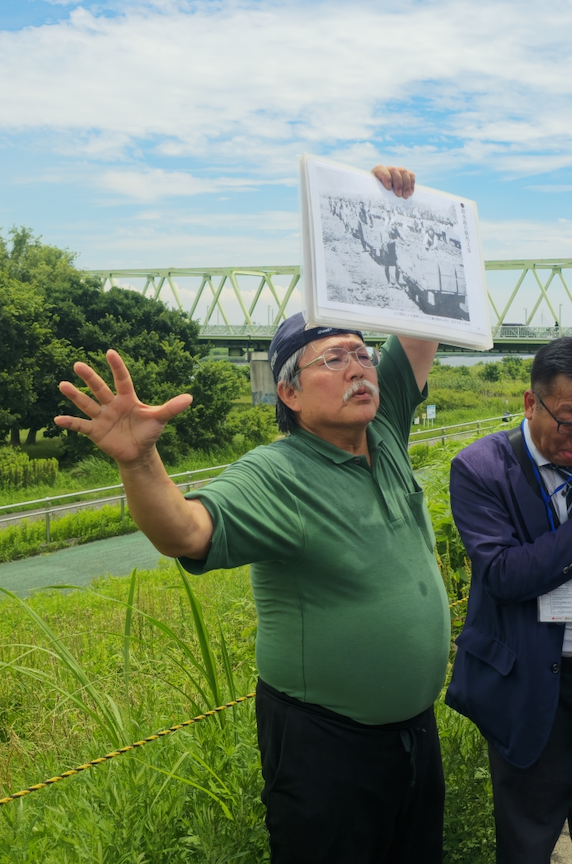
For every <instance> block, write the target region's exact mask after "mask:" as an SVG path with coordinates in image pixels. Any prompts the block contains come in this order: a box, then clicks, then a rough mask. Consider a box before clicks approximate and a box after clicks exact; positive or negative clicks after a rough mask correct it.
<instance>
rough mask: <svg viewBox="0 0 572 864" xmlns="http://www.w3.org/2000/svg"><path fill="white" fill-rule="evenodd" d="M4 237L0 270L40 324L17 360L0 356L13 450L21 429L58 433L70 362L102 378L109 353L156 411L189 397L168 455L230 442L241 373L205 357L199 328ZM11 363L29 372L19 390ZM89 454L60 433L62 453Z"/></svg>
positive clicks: (22, 231) (55, 254) (40, 248)
mask: <svg viewBox="0 0 572 864" xmlns="http://www.w3.org/2000/svg"><path fill="white" fill-rule="evenodd" d="M9 238H10V240H9V241H8V242H7V241H6V240H4V238H2V237H0V272H1V273H2V274H3V279H4V281H5V282H6V283H7V284H10V285H11V286H12V287H13V291H16V292H19V294H18V297H21V298H24V297H26V298H27V300H26V302H27V303H28V305H30V313H29V315H28V318H29V319H30V321H32V319H33V315H36V316H39V317H38V322H37V323H36V325H35V326H36V329H35V330H34V327H31V329H29V332H28V334H27V339H25V340H23V341H22V340H20V347H19V353H18V351H15V353H14V356H12V355H11V354H10V352H9V351H8V350H6V351H5V356H2V355H0V370H2V372H1V374H2V375H3V376H4V378H5V384H4V391H1V390H0V395H1V396H2V398H1V399H0V434H2V431H3V430H4V433H3V434H5V433H6V430H7V429H9V428H11V429H13V430H15V432H14V433H13V440H14V443H19V433H18V431H17V430H18V429H22V428H28V429H30V436H29V440H34V437H35V433H36V431H37V430H38V429H41V428H45V429H46V432H45V434H48V435H50V434H53V435H59V434H61V430H59V429H58V428H57V427H55V426H54V424H53V422H52V418H53V415H54V414H56V413H58V411H60V410H63V411H65V412H69V411H73V410H75V409H73V407H72V406H70V405H69V403H67V401H62V399H61V396H60V394H59V391H58V389H57V384H58V383H59V381H60V380H62V379H63V378H71V379H72V380H73V371H72V365H73V362H74V361H75V360H78V359H83V360H86V361H87V362H90V363H93V364H94V365H95V366H96V368H97V369H98V371H99V372H100V374H101V375H102V376H103V377H104V378H106V380H107V376H108V367H107V364H106V362H105V352H106V351H107V349H108V348H111V347H113V348H115V349H116V350H118V351H120V353H121V354H122V355H123V357H124V359H125V361H126V362H127V364H128V366H129V368H130V370H131V373H132V375H133V379H134V382H135V386H136V389H137V392H138V394H139V397H140V398H141V399H142V400H143V401H145V402H149V403H152V404H157V403H160V402H164V401H166V399H168V398H170V397H171V396H173V395H175V394H176V393H178V392H185V391H186V392H191V393H193V396H194V402H193V406H192V408H191V409H190V411H189V412H185V414H184V415H183V416H182V417H181V418H177V420H176V421H175V422H174V423H173V424H171V425H170V426H169V427H168V430H167V432H166V434H165V435H164V436H163V438H162V439H161V441H162V443H161V447H162V448H163V455H164V456H165V457H166V458H168V459H171V458H175V457H176V456H178V455H181V454H182V453H183V452H184V451H185V450H188V449H190V448H196V449H198V448H202V449H213V448H215V447H216V446H218V445H222V444H225V443H227V441H228V440H229V438H230V437H232V436H231V434H230V431H227V430H226V428H225V421H226V417H227V414H228V412H229V411H230V409H231V407H232V401H233V399H235V398H236V396H237V395H238V394H239V393H240V391H241V389H242V387H243V385H244V376H243V375H242V374H241V373H240V372H239V371H238V370H237V369H236V368H235V367H233V366H232V365H231V364H229V363H226V362H223V361H219V362H213V361H208V360H205V356H206V354H207V353H208V346H206V345H200V344H199V341H198V336H199V325H198V323H197V322H195V321H192V320H191V319H190V318H189V317H188V315H186V314H185V313H183V312H180V311H179V310H173V309H169V308H168V307H167V306H165V305H164V304H163V303H161V302H159V301H156V300H151V299H149V298H146V297H143V296H142V295H141V294H139V293H138V292H137V291H131V290H125V289H122V288H112V289H111V290H109V291H103V290H102V286H101V284H100V282H99V280H97V279H93V278H91V277H88V276H87V275H86V274H84V273H82V272H81V271H79V270H77V269H76V268H75V267H74V266H73V262H74V258H75V256H74V255H73V254H72V253H70V252H69V251H68V250H62V249H58V248H57V247H54V246H48V245H46V244H43V243H41V240H40V238H38V237H34V236H32V233H31V232H30V231H29V230H28V229H27V228H18V229H16V228H13V229H11V230H10V232H9ZM10 296H11V295H10ZM6 298H8V294H7V293H6ZM17 307H18V302H17V301H16V300H13V302H12V305H11V306H10V308H11V309H12V312H11V314H12V318H14V321H16V320H17V319H18V315H20V317H21V316H22V315H23V311H22V310H21V311H20V312H19V313H18V314H16V311H15V310H16V308H17ZM32 308H33V310H34V313H33V314H32V311H31V310H32ZM30 316H31V317H30ZM34 321H35V319H34ZM40 321H41V328H40V329H41V333H40V330H39V329H38V328H39V327H40V323H39V322H40ZM14 326H16V325H15V324H14ZM27 326H28V325H26V327H27ZM26 327H25V328H24V329H26ZM42 328H43V329H42ZM6 332H8V330H7V331H6ZM34 334H35V335H34ZM40 337H41V338H40ZM16 340H17V336H15V337H14V339H13V340H12V341H16ZM42 340H43V341H42ZM16 366H17V367H18V368H19V369H20V370H21V371H22V372H25V375H26V377H25V379H24V378H22V379H21V383H19V384H18V385H17V386H16V385H15V383H14V381H13V380H10V375H11V371H12V370H13V369H14V368H16ZM79 383H81V382H78V384H79ZM109 383H111V382H109ZM2 412H3V413H2ZM16 439H17V440H16ZM163 439H164V440H163ZM91 449H92V445H91V443H90V442H89V441H87V440H86V439H84V438H81V437H79V436H77V435H75V433H67V434H66V436H65V445H64V450H65V452H66V453H67V455H68V456H69V457H70V458H72V459H74V460H75V459H77V458H82V457H83V456H86V455H88V453H89V452H90V451H91Z"/></svg>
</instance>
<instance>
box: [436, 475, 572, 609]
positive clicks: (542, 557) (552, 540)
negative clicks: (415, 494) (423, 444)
mask: <svg viewBox="0 0 572 864" xmlns="http://www.w3.org/2000/svg"><path fill="white" fill-rule="evenodd" d="M492 486H493V484H491V483H488V482H487V479H486V477H485V478H483V476H482V475H481V474H480V473H479V471H478V469H477V466H473V465H471V464H468V463H467V462H466V461H463V460H459V459H455V460H454V461H453V463H452V465H451V508H452V510H453V516H454V519H455V523H456V525H457V528H458V529H459V533H460V535H461V539H462V540H463V543H464V544H465V548H466V550H467V554H468V556H469V558H470V559H471V561H472V563H473V578H477V579H480V580H481V582H482V584H483V587H484V589H485V591H487V593H488V594H489V595H490V596H491V597H492V599H493V600H494V601H495V602H496V603H501V604H505V603H521V602H524V601H525V600H530V599H533V598H534V597H538V596H540V595H541V594H546V593H547V592H548V591H551V590H552V589H554V588H557V587H558V586H559V585H562V584H563V583H564V582H567V581H568V580H569V579H571V578H572V520H569V521H567V522H565V523H564V524H563V525H561V526H560V527H559V528H558V529H557V530H556V531H555V532H551V531H549V530H548V526H547V531H546V533H545V534H542V535H541V536H540V537H538V538H537V539H536V540H534V541H533V542H531V543H522V542H521V540H520V539H519V537H518V534H517V532H516V530H515V527H514V525H513V523H512V521H511V516H510V514H509V513H508V511H507V509H506V505H505V503H504V502H503V500H502V499H501V498H500V497H498V496H497V495H495V493H494V490H493V488H492ZM569 565H570V571H568V570H565V568H567V567H568V566H569Z"/></svg>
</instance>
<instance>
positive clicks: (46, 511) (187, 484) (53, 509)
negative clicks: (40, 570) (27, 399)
mask: <svg viewBox="0 0 572 864" xmlns="http://www.w3.org/2000/svg"><path fill="white" fill-rule="evenodd" d="M230 464H231V463H230V462H229V463H227V464H226V465H212V466H210V467H209V468H197V469H195V470H194V471H181V472H179V473H177V474H169V477H170V478H171V479H172V480H174V479H175V478H177V477H186V478H187V479H186V480H183V481H182V482H180V483H177V484H176V486H177V487H178V488H179V489H184V490H185V491H187V492H188V491H189V490H190V489H192V488H195V487H197V486H202V485H204V484H205V483H207V482H208V481H209V480H211V479H212V477H203V478H202V479H200V480H191V479H189V478H190V477H191V475H195V474H204V473H206V472H207V471H219V470H222V469H223V468H228V466H229V465H230ZM114 489H121V492H120V493H119V494H118V495H109V496H106V497H104V498H90V500H89V501H78V500H77V498H78V497H79V496H82V495H95V494H97V493H99V492H110V491H113V490H114ZM65 498H75V499H76V500H75V501H72V502H70V503H69V504H62V505H59V506H54V505H53V504H52V502H55V501H61V500H63V499H65ZM115 501H119V502H120V505H121V519H124V518H125V503H126V497H125V492H124V491H123V484H122V483H119V484H117V485H116V486H101V487H100V488H98V489H85V490H83V491H81V492H66V493H64V494H62V495H52V496H49V497H47V498H37V499H35V500H33V501H21V502H19V503H18V504H3V505H2V506H0V512H1V511H10V515H7V516H4V517H1V518H0V525H2V524H3V523H7V522H14V521H15V520H16V519H22V518H24V519H25V518H26V517H30V516H35V517H37V518H41V517H42V516H43V517H44V518H45V520H46V543H49V542H50V539H51V534H50V520H51V517H52V515H53V514H55V513H63V512H64V511H66V510H80V509H82V508H87V507H93V506H94V505H96V506H100V505H103V504H110V503H112V502H115ZM34 504H38V505H42V506H40V507H39V508H38V509H36V510H19V509H18V508H20V507H26V506H31V505H34Z"/></svg>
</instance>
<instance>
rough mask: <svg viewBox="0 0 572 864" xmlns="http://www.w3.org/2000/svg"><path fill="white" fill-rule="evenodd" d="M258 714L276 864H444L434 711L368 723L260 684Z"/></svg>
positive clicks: (264, 794)
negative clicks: (395, 720) (385, 723)
mask: <svg viewBox="0 0 572 864" xmlns="http://www.w3.org/2000/svg"><path fill="white" fill-rule="evenodd" d="M256 713H257V722H258V740H259V745H260V753H261V757H262V773H263V775H264V790H263V792H262V800H263V802H264V804H265V805H266V808H267V814H266V824H267V827H268V831H269V834H270V848H271V860H272V864H420V862H423V864H441V861H442V835H443V802H444V795H445V784H444V781H443V769H442V765H441V753H440V749H439V740H438V737H437V728H436V724H435V717H434V714H433V708H432V707H431V708H429V709H428V710H427V711H424V712H423V713H422V714H420V715H419V716H418V717H415V718H412V719H411V720H408V721H405V722H403V723H396V724H390V725H389V726H365V725H363V724H361V723H356V722H355V721H353V720H350V719H349V718H347V717H343V716H341V715H339V714H336V713H334V712H332V711H328V710H327V709H326V708H321V707H320V706H317V705H306V704H304V703H302V702H299V701H298V700H297V699H292V698H291V697H289V696H286V695H285V694H284V693H279V692H278V691H277V690H274V688H272V687H269V686H268V685H267V684H265V683H264V682H263V681H259V683H258V688H257V693H256Z"/></svg>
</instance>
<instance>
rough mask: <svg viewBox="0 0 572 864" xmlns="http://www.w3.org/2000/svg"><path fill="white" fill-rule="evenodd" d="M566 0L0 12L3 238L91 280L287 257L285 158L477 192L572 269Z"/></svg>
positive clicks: (502, 239)
mask: <svg viewBox="0 0 572 864" xmlns="http://www.w3.org/2000/svg"><path fill="white" fill-rule="evenodd" d="M571 32H572V6H571V4H570V3H569V2H568V0H554V2H552V3H550V4H546V3H543V4H542V5H541V4H540V2H538V0H482V2H479V3H478V4H477V3H474V2H466V0H427V2H426V0H400V2H393V0H390V2H379V0H378V2H375V3H372V2H359V0H357V2H352V3H351V4H350V3H348V2H346V3H339V2H336V0H329V2H321V0H319V2H312V0H309V2H303V3H302V2H297V0H294V2H280V0H275V2H265V0H256V2H241V0H213V2H191V0H155V2H153V0H148V2H129V0H114V2H99V3H95V2H84V3H77V2H65V0H2V2H1V3H0V82H1V83H0V183H1V190H2V194H1V196H0V226H3V231H4V233H5V232H6V230H7V229H8V228H9V227H10V226H12V225H14V224H16V225H26V226H28V227H30V228H31V229H32V230H33V231H34V232H35V233H36V234H41V235H42V236H43V238H44V240H45V241H46V242H49V243H54V244H56V245H59V246H65V247H68V248H70V249H72V250H74V251H76V252H77V253H78V256H79V257H78V264H79V265H80V266H83V267H86V268H89V267H94V268H95V267H102V268H103V267H147V266H155V267H159V266H163V267H165V266H173V267H176V266H179V267H181V266H196V267H200V266H216V265H228V264H241V265H256V264H291V263H296V262H297V261H298V258H299V237H298V203H297V170H298V169H297V159H296V156H297V154H299V153H302V152H311V153H317V154H326V155H329V156H332V157H333V158H337V159H339V160H340V161H345V162H347V163H349V164H353V165H356V166H359V167H362V168H370V167H372V166H373V165H374V164H376V163H377V162H385V164H405V165H407V166H408V167H411V168H413V169H414V170H415V171H416V173H417V177H418V182H419V183H422V184H423V185H426V186H433V187H435V188H440V189H444V190H446V191H450V192H454V193H456V194H460V195H463V196H466V197H470V198H473V199H475V200H476V201H477V203H478V207H479V213H480V218H481V233H482V241H483V249H484V253H485V257H486V258H517V257H518V258H520V257H535V256H538V257H544V258H549V257H559V256H567V257H570V258H572V210H571V206H570V204H571V197H572V122H571V119H570V118H571V110H570V109H571V98H570V97H571V91H572V74H571V72H572V68H571V67H572V57H571V51H570V47H569V42H570V40H569V36H570V33H571Z"/></svg>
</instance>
